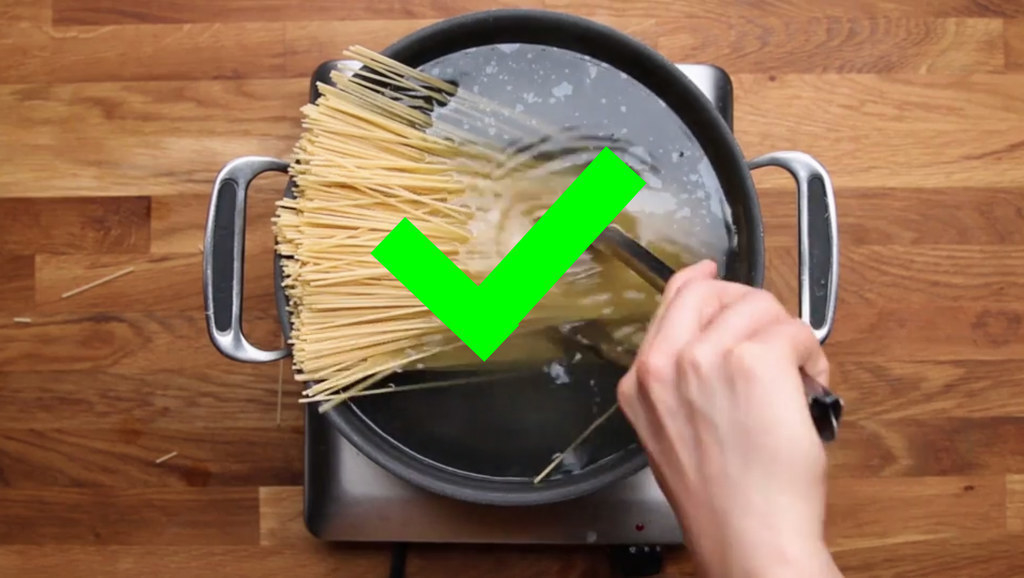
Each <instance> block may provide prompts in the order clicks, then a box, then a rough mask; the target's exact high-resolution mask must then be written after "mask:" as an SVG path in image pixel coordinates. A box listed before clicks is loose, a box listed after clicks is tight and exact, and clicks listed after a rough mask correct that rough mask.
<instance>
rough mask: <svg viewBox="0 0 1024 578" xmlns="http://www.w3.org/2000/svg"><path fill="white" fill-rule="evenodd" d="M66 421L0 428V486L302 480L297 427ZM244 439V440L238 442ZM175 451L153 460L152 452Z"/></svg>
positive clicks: (156, 485) (248, 483)
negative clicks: (95, 425)
mask: <svg viewBox="0 0 1024 578" xmlns="http://www.w3.org/2000/svg"><path fill="white" fill-rule="evenodd" d="M129 422H130V420H128V419H125V420H123V422H122V424H121V425H120V426H119V427H117V428H113V429H83V428H79V427H69V426H72V425H73V424H74V422H73V421H69V422H65V423H63V424H53V426H63V427H60V429H52V428H51V429H46V430H36V429H26V430H9V431H5V433H3V434H0V467H2V469H3V472H4V483H3V484H2V485H4V486H6V487H8V488H14V489H33V488H41V487H45V488H55V487H67V488H146V487H154V488H161V487H206V486H216V487H221V486H240V487H253V486H260V485H265V484H270V485H272V484H282V485H287V484H292V485H298V484H301V483H302V460H301V457H302V451H301V448H302V429H301V426H300V427H294V426H293V427H288V428H277V427H275V426H274V423H273V421H272V420H271V421H268V422H267V423H266V424H265V425H264V426H263V427H258V428H251V427H250V428H239V427H221V428H218V427H216V426H215V424H193V425H192V426H191V427H188V428H187V429H166V428H160V427H155V426H148V425H147V426H145V427H140V426H142V425H143V424H142V422H137V423H136V424H135V427H132V424H130V423H129ZM239 439H244V440H246V443H238V441H237V440H239ZM171 452H177V455H175V456H174V457H173V458H170V459H168V460H167V461H165V462H162V463H160V464H157V463H154V461H155V460H156V459H157V458H160V457H162V456H165V455H167V454H169V453H171Z"/></svg>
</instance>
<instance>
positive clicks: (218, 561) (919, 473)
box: [0, 0, 1024, 578]
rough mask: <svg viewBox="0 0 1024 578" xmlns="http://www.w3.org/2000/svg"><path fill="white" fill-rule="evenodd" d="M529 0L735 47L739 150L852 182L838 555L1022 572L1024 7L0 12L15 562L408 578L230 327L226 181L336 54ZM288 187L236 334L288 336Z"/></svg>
mask: <svg viewBox="0 0 1024 578" xmlns="http://www.w3.org/2000/svg"><path fill="white" fill-rule="evenodd" d="M512 6H516V7H543V8H547V9H554V10H565V11H570V12H573V13H576V14H578V15H583V16H587V17H591V18H594V19H596V20H598V21H600V22H602V23H605V24H607V25H610V26H612V27H614V28H616V29H619V30H622V31H624V32H626V33H627V34H629V35H631V36H633V37H635V38H637V39H639V40H640V41H642V42H645V43H647V44H648V45H650V46H652V47H654V48H655V49H657V50H659V51H660V52H661V53H662V54H664V55H665V56H666V57H668V58H669V59H671V60H674V61H686V62H700V61H704V62H711V63H714V64H717V65H719V66H722V67H723V68H725V69H726V70H727V71H728V72H729V74H730V76H731V79H732V82H733V89H734V99H735V114H734V116H735V129H736V136H737V140H738V142H739V144H740V145H741V147H742V149H743V152H744V154H745V155H746V156H747V157H748V158H749V157H754V156H756V155H759V154H762V153H766V152H769V151H772V150H780V149H793V150H803V151H806V152H808V153H810V154H812V155H813V156H815V157H816V158H818V159H819V160H820V161H822V163H823V164H824V165H825V167H826V168H827V169H828V171H829V172H830V174H831V176H832V178H833V182H834V186H835V192H836V197H837V203H838V210H837V214H838V217H839V229H840V249H841V252H840V293H839V308H838V316H837V319H836V324H835V329H834V332H833V334H832V335H831V337H830V338H829V340H828V342H827V343H826V345H825V350H826V352H827V354H828V356H829V359H830V362H831V364H832V372H831V380H830V386H831V387H832V388H833V389H834V390H836V391H837V392H838V393H840V394H841V395H842V396H843V398H844V400H845V401H846V414H845V416H846V417H845V420H844V425H843V426H842V428H841V432H840V438H839V440H837V442H836V443H834V444H831V445H830V446H829V449H828V455H829V462H830V470H829V476H830V484H829V494H828V496H829V497H828V513H829V517H828V522H827V524H828V535H829V546H830V547H831V549H832V551H833V554H834V556H835V558H836V560H837V563H838V564H839V565H840V567H841V568H842V570H843V572H844V575H846V576H848V577H859V576H934V577H947V576H948V577H950V578H962V577H964V576H1018V575H1024V550H1022V549H1021V548H1020V544H1021V539H1022V536H1024V447H1022V443H1024V442H1022V441H1021V440H1024V396H1022V395H1020V384H1021V377H1020V376H1021V375H1024V361H1022V360H1024V345H1022V344H1024V338H1022V334H1021V332H1022V327H1021V325H1022V321H1021V320H1022V316H1024V308H1022V307H1024V305H1022V304H1021V296H1022V295H1024V277H1022V275H1024V273H1022V271H1024V267H1022V265H1024V262H1022V261H1024V253H1022V248H1024V186H1022V184H1021V183H1024V140H1022V139H1024V136H1022V135H1024V75H1022V74H1021V72H1022V71H1024V3H1021V2H1020V1H1019V0H931V1H928V2H922V1H920V0H836V1H832V2H819V1H817V0H765V1H762V2H751V1H749V0H693V1H688V2H677V1H674V0H644V1H642V2H632V3H629V2H626V3H624V2H612V1H611V0H526V1H525V2H511V1H510V0H501V1H500V2H498V3H489V4H486V5H484V4H483V3H480V2H477V1H475V0H411V1H402V2H399V1H397V0H386V1H383V2H382V1H376V2H369V1H365V0H355V1H353V2H333V1H331V2H328V1H326V0H311V1H307V2H299V3H296V2H284V1H282V0H231V1H230V2H200V1H197V0H170V1H157V0H140V1H135V0H0V60H2V61H3V62H4V66H3V67H0V110H2V111H3V112H4V113H5V114H2V115H0V158H3V159H4V160H5V167H6V168H5V170H4V171H2V172H0V271H2V272H3V274H2V275H0V343H2V344H3V346H2V347H0V512H2V514H0V519H2V523H0V568H2V569H3V570H2V571H0V574H3V575H5V576H6V575H11V576H26V577H34V576H41V577H42V576H45V577H49V576H54V575H60V576H68V577H77V576H83V577H86V576H87V577H89V578H92V577H93V576H126V577H127V576H137V575H138V574H140V573H142V574H145V575H147V576H154V577H162V576H182V575H188V576H199V577H204V576H216V577H217V578H220V577H221V576H225V575H231V576H233V575H257V576H263V575H302V576H311V577H313V576H339V575H342V576H350V577H352V578H370V577H374V576H383V575H386V574H387V571H388V559H389V554H390V546H389V545H386V544H362V545H353V544H338V545H331V544H323V543H321V542H319V541H317V540H316V539H314V538H313V537H312V536H310V535H309V533H308V532H307V531H306V529H305V527H304V524H303V522H302V520H303V517H302V504H303V494H302V488H301V484H302V481H303V480H302V473H303V463H302V459H303V452H302V432H303V427H304V413H303V408H302V406H300V404H299V403H297V398H298V396H299V391H300V388H301V387H302V385H301V384H299V383H296V382H294V381H292V379H291V375H290V373H291V372H290V369H289V368H288V367H287V363H286V362H283V363H267V364H246V363H237V362H233V361H230V360H228V359H226V358H225V357H223V356H222V355H220V354H219V353H217V352H216V351H215V350H214V348H213V347H212V345H211V344H210V341H209V337H208V335H207V328H206V324H205V321H204V317H203V316H204V305H203V303H202V296H201V295H202V293H201V265H202V259H203V255H202V254H201V253H200V250H199V245H200V243H201V242H202V240H203V235H204V231H205V225H206V217H207V211H208V207H209V201H210V192H211V186H212V184H213V180H214V178H215V177H216V175H217V172H218V171H219V170H220V169H221V168H222V167H223V166H224V164H225V163H226V162H228V161H229V160H231V159H233V158H235V157H238V156H242V155H249V154H258V155H269V156H275V157H279V158H283V159H287V158H288V157H289V155H290V152H291V150H292V147H293V146H294V143H295V141H296V139H297V138H298V136H299V134H300V130H301V127H300V122H299V121H300V113H299V108H300V107H301V106H302V105H303V104H305V102H306V100H307V96H308V90H309V76H310V74H311V73H312V71H313V69H314V68H315V67H316V66H317V65H319V64H320V63H321V62H323V61H326V60H330V59H335V58H339V57H340V55H341V51H342V50H343V49H344V48H345V47H347V46H349V45H351V44H363V45H366V46H368V47H370V48H373V49H381V48H383V47H385V46H387V45H389V44H391V43H392V42H394V41H395V40H397V39H398V38H400V37H402V36H404V35H406V34H408V33H410V32H413V31H415V30H417V29H420V28H422V27H424V26H426V25H429V24H431V23H434V22H437V21H438V20H439V19H442V18H446V17H449V16H453V15H456V14H459V13H463V12H467V11H471V10H479V9H486V8H495V7H512ZM754 182H755V183H756V185H757V187H758V195H759V198H760V202H761V209H762V212H763V216H764V220H765V241H766V244H767V246H768V249H767V255H766V256H767V265H766V287H768V289H769V290H771V291H772V292H773V293H774V294H775V295H776V296H777V297H778V298H779V299H780V301H782V302H783V303H784V304H785V305H786V306H787V307H788V308H789V309H790V310H791V311H793V312H796V307H797V296H798V287H797V279H798V273H797V270H798V267H797V262H798V258H797V251H796V247H797V243H796V209H797V207H796V195H795V187H794V183H793V181H792V178H791V177H790V176H788V175H786V174H785V173H784V172H783V171H781V170H769V169H765V170H759V171H756V172H755V173H754ZM284 184H285V177H284V176H283V175H278V174H269V175H265V176H261V177H260V178H259V179H257V180H256V181H255V182H254V183H253V185H252V187H251V188H250V190H249V193H248V207H247V227H246V231H245V240H246V257H245V265H246V267H245V270H246V279H245V281H246V283H245V287H246V290H245V312H244V315H243V322H244V327H245V331H246V333H247V335H248V336H249V337H250V339H251V340H252V341H253V342H254V343H255V344H257V345H258V346H261V347H264V348H277V347H279V345H280V342H281V341H280V340H281V335H280V327H279V324H278V321H277V318H276V312H275V311H274V306H273V302H272V300H271V297H272V292H273V279H272V275H271V274H272V270H271V255H272V251H273V238H272V234H271V230H270V218H271V216H272V214H273V211H274V203H275V201H276V200H277V199H279V198H280V196H281V193H282V190H283V186H284ZM127 266H132V267H135V271H134V272H133V273H131V274H129V275H126V276H124V277H121V278H119V279H117V280H115V281H113V282H111V283H107V284H105V285H102V286H100V287H96V288H95V289H92V290H90V291H87V292H85V293H81V294H79V295H76V296H73V297H71V298H68V299H61V298H60V295H61V294H62V293H64V292H66V291H68V290H70V289H73V288H75V287H78V286H81V285H83V284H85V283H87V282H89V281H92V280H94V279H97V278H99V277H102V276H104V275H106V274H109V273H112V272H114V271H117V270H120V269H121V268H123V267H127ZM14 317H27V318H30V319H31V320H32V322H31V323H15V322H14V320H13V318H14ZM281 370H283V374H284V378H283V380H282V405H281V407H280V410H281V420H280V423H278V419H277V418H278V375H279V371H281ZM172 451H176V452H178V454H177V455H176V456H175V457H173V458H171V459H169V460H168V461H166V462H164V463H161V464H155V463H154V460H155V459H156V458H158V457H160V456H163V455H165V454H167V453H169V452H172ZM663 574H664V575H665V576H676V577H682V576H694V575H696V572H695V568H694V566H693V561H692V559H691V557H690V555H689V553H688V552H686V551H685V549H674V550H671V551H669V552H668V553H667V561H666V570H665V572H664V573H663ZM408 575H409V576H416V577H419V578H441V577H448V576H492V577H494V578H506V577H507V578H512V577H516V578H518V577H521V576H565V577H574V578H584V577H586V578H596V577H608V578H610V577H611V575H612V574H611V572H610V568H609V566H608V564H607V559H606V556H605V552H604V551H603V550H601V549H595V548H587V547H573V548H549V547H504V546H474V547H462V546H451V545H434V546H429V547H428V546H413V547H412V548H411V549H410V551H409V562H408Z"/></svg>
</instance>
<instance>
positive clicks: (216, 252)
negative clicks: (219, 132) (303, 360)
mask: <svg viewBox="0 0 1024 578" xmlns="http://www.w3.org/2000/svg"><path fill="white" fill-rule="evenodd" d="M268 171H277V172H280V173H287V172H288V163H287V162H285V161H282V160H279V159H275V158H271V157H240V158H237V159H234V160H232V161H231V162H229V163H228V164H226V165H224V168H222V169H221V171H220V174H218V175H217V180H216V181H214V183H213V193H212V194H211V198H210V211H209V213H208V214H207V217H206V237H205V239H204V241H203V300H204V301H205V303H206V327H207V330H208V331H209V333H210V340H211V341H212V342H213V346H214V347H216V348H217V350H218V351H220V352H221V353H223V354H224V355H225V356H227V357H228V358H230V359H233V360H235V361H245V362H250V363H263V362H267V361H277V360H278V359H281V358H283V357H285V356H287V355H288V354H289V352H290V351H289V349H288V348H284V349H278V350H277V351H264V350H262V349H260V348H258V347H256V346H254V345H253V344H251V343H249V340H247V339H246V338H245V335H243V334H242V283H243V281H244V279H245V276H244V275H243V261H244V258H245V201H246V193H247V192H248V190H249V183H251V182H252V181H253V179H255V178H256V177H257V176H259V175H261V174H263V173H265V172H268Z"/></svg>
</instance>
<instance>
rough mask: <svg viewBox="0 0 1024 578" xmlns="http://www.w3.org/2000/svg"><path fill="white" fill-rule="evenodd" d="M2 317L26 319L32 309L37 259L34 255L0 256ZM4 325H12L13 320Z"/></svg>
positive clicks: (0, 308)
mask: <svg viewBox="0 0 1024 578" xmlns="http://www.w3.org/2000/svg"><path fill="white" fill-rule="evenodd" d="M0 271H3V275H0V315H4V316H7V317H10V318H13V317H25V316H27V314H28V312H29V311H31V309H32V301H33V299H32V294H33V291H34V287H35V259H34V258H33V257H32V255H10V254H7V255H4V254H0ZM10 318H8V319H3V321H2V322H3V323H4V324H7V323H12V322H13V321H12V319H10Z"/></svg>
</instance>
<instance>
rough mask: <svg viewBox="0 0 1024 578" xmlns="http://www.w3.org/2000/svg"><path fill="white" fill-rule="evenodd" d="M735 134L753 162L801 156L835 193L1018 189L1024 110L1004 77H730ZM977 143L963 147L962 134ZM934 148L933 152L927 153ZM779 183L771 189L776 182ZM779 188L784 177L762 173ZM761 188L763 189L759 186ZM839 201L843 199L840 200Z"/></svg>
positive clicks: (1012, 80)
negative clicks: (778, 154)
mask: <svg viewBox="0 0 1024 578" xmlns="http://www.w3.org/2000/svg"><path fill="white" fill-rule="evenodd" d="M733 80H734V84H735V91H736V110H735V125H736V134H737V138H738V139H739V142H740V144H741V145H742V147H743V149H744V150H745V151H746V153H747V155H748V156H749V157H753V156H757V155H760V154H763V153H767V152H770V151H772V150H779V149H794V148H796V149H799V150H803V151H805V152H808V153H810V154H812V155H814V156H815V157H817V158H818V160H819V161H821V162H822V163H823V164H824V165H825V167H826V168H827V169H828V171H829V172H830V173H831V175H832V178H833V180H834V183H835V186H836V188H837V190H839V191H842V190H843V187H845V186H847V185H848V184H854V183H856V184H857V185H859V186H861V187H903V186H906V187H954V186H955V187H1008V188H1009V187H1017V186H1019V184H1020V182H1021V181H1022V179H1024V169H1020V170H1018V168H1020V167H1024V162H1021V161H1024V144H1022V141H1021V137H1020V135H1021V134H1024V114H1022V113H1024V100H1021V99H1020V98H1019V97H1017V96H1016V95H1017V94H1018V92H1019V83H1020V80H1019V79H1018V78H1017V77H1016V76H1007V75H987V74H978V75H972V76H970V77H969V78H964V77H963V76H960V75H939V74H935V75H834V74H794V75H764V74H736V75H733ZM968 133H969V134H971V135H972V138H964V135H965V134H968ZM923 142H927V143H928V146H927V147H923V146H920V144H921V143H923ZM772 174H774V175H776V176H777V177H776V178H773V179H767V178H764V177H767V176H769V175H772ZM757 177H758V182H759V183H764V184H768V183H772V184H773V185H774V186H779V188H782V187H784V186H791V184H790V183H791V179H788V178H784V177H783V176H782V172H781V171H768V170H762V171H757ZM762 186H763V185H762ZM837 194H838V193H837Z"/></svg>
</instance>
